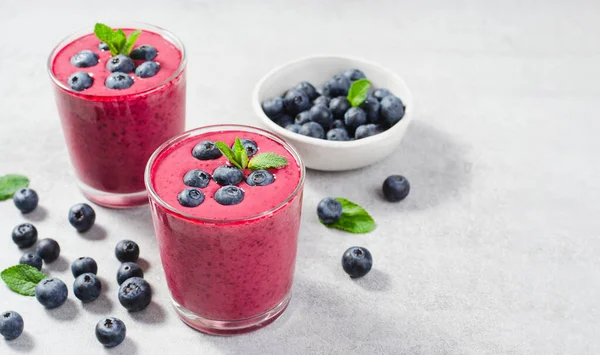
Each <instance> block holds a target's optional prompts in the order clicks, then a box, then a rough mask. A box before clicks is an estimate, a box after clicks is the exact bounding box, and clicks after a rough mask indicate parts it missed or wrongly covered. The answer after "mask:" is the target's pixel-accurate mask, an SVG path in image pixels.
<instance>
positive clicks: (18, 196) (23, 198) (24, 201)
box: [13, 187, 40, 213]
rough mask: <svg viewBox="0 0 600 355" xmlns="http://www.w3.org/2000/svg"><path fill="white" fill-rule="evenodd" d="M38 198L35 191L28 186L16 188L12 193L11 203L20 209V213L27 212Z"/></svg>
mask: <svg viewBox="0 0 600 355" xmlns="http://www.w3.org/2000/svg"><path fill="white" fill-rule="evenodd" d="M38 202H40V198H39V197H38V194H37V192H35V191H34V190H33V189H30V188H28V187H25V188H22V189H19V190H17V192H15V194H14V195H13V203H14V204H15V206H16V207H17V208H18V209H19V211H21V213H29V212H31V211H33V210H35V208H36V207H37V205H38Z"/></svg>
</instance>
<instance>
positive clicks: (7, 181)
mask: <svg viewBox="0 0 600 355" xmlns="http://www.w3.org/2000/svg"><path fill="white" fill-rule="evenodd" d="M27 186H29V179H28V178H27V177H26V176H23V175H18V174H8V175H4V176H0V201H4V200H7V199H9V198H11V197H12V196H13V195H14V194H15V192H17V191H18V190H19V189H22V188H24V187H27Z"/></svg>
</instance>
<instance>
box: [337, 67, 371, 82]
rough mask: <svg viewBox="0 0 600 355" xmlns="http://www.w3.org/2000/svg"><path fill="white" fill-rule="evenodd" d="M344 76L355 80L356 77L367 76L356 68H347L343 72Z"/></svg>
mask: <svg viewBox="0 0 600 355" xmlns="http://www.w3.org/2000/svg"><path fill="white" fill-rule="evenodd" d="M343 75H344V76H345V77H346V78H348V79H350V81H356V80H358V79H366V78H367V76H366V75H365V73H363V72H362V71H360V70H358V69H348V70H346V71H345V72H344V74H343Z"/></svg>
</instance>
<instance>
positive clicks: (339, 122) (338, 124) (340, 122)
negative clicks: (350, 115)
mask: <svg viewBox="0 0 600 355" xmlns="http://www.w3.org/2000/svg"><path fill="white" fill-rule="evenodd" d="M334 128H343V129H344V130H345V129H346V124H345V123H344V120H335V121H333V122H332V123H331V126H330V127H329V129H334Z"/></svg>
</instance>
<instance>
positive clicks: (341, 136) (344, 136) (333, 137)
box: [327, 128, 350, 141]
mask: <svg viewBox="0 0 600 355" xmlns="http://www.w3.org/2000/svg"><path fill="white" fill-rule="evenodd" d="M327 140H329V141H347V140H350V136H348V131H346V129H345V128H332V129H330V130H329V131H327Z"/></svg>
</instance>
